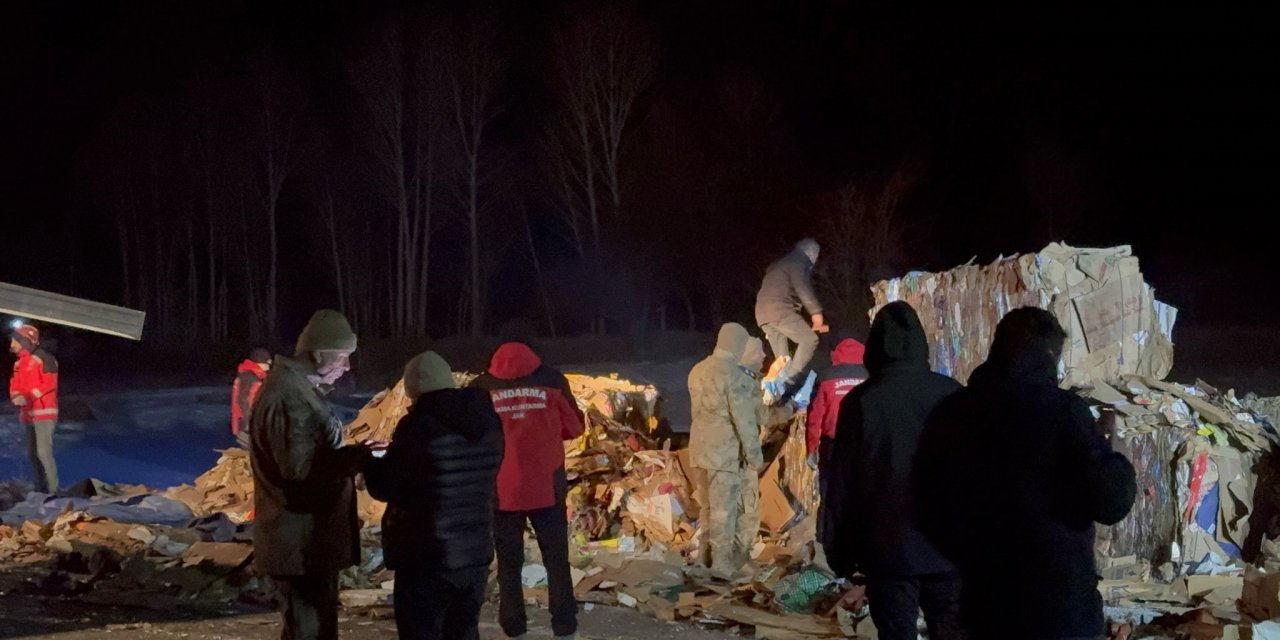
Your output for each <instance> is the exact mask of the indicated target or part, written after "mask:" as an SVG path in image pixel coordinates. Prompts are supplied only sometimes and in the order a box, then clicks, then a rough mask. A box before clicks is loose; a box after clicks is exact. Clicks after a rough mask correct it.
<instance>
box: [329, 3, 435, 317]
mask: <svg viewBox="0 0 1280 640" xmlns="http://www.w3.org/2000/svg"><path fill="white" fill-rule="evenodd" d="M437 39H438V34H436V33H434V30H433V29H431V28H430V25H427V26H426V27H422V25H419V24H418V23H412V22H411V23H392V22H389V23H386V24H384V25H381V26H380V27H379V28H378V29H377V30H376V32H375V35H374V37H373V40H372V42H371V44H370V45H369V46H368V47H367V48H366V50H365V51H364V52H363V54H362V55H361V56H360V57H359V58H358V59H356V60H355V61H354V62H353V63H352V64H351V65H350V68H349V71H350V76H351V78H352V81H353V83H354V84H355V86H356V89H357V92H358V93H359V95H360V97H361V101H362V104H363V107H364V113H365V122H366V124H367V135H366V138H367V142H368V147H369V151H370V153H371V155H372V156H373V159H374V163H373V171H372V173H373V176H372V178H373V180H374V183H375V185H376V186H377V188H378V190H379V191H380V192H381V193H382V194H383V196H384V197H385V198H386V199H387V201H388V203H389V204H391V206H392V208H393V210H394V211H395V231H394V235H395V238H396V242H395V260H394V262H393V263H392V264H391V286H392V288H393V292H394V296H393V305H392V307H393V308H392V316H391V331H392V333H394V334H396V335H405V334H421V333H422V332H423V331H425V327H426V294H427V278H428V270H427V264H428V263H429V259H430V245H431V235H432V231H433V227H432V225H433V219H432V213H433V211H432V209H433V207H432V205H433V202H434V201H433V196H434V193H435V179H436V169H437V167H436V157H437V154H438V147H439V144H440V136H439V133H440V131H441V130H442V124H443V121H444V116H445V114H444V113H443V112H442V109H441V108H440V100H439V99H438V98H439V96H438V92H437V87H438V86H439V82H438V78H437V74H438V70H437V67H438V56H437V54H436V52H435V51H434V50H433V49H432V44H433V43H434V42H436V41H437Z"/></svg>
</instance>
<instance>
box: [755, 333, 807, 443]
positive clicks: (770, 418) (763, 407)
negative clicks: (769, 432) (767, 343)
mask: <svg viewBox="0 0 1280 640" xmlns="http://www.w3.org/2000/svg"><path fill="white" fill-rule="evenodd" d="M764 357H765V354H764V342H763V341H761V340H760V338H757V337H754V336H752V337H749V338H747V346H746V350H745V351H744V352H743V354H742V360H741V362H739V363H738V366H739V367H741V368H742V371H743V373H745V374H747V376H749V377H750V378H751V381H752V382H754V383H755V384H753V385H752V386H751V388H752V391H753V392H754V393H755V396H756V399H757V400H758V401H759V404H758V405H757V407H756V422H757V423H758V424H759V425H760V428H761V429H771V428H774V427H781V426H784V425H786V424H787V423H789V422H791V418H792V416H794V415H795V414H796V410H797V409H804V408H806V407H807V406H808V403H807V398H792V399H791V400H788V401H787V402H785V403H783V404H780V405H772V406H770V405H767V404H765V402H764V389H763V388H761V387H760V379H761V377H762V376H763V375H764V374H763V370H764ZM797 395H799V394H797ZM805 396H808V394H805Z"/></svg>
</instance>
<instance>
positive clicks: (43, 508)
mask: <svg viewBox="0 0 1280 640" xmlns="http://www.w3.org/2000/svg"><path fill="white" fill-rule="evenodd" d="M67 511H84V512H85V513H88V514H91V515H95V516H98V517H102V518H108V519H110V520H114V521H115V522H119V523H121V524H162V525H167V526H171V527H182V526H185V525H186V524H187V523H188V522H190V521H191V520H193V519H195V514H193V513H191V509H189V508H187V505H185V504H182V503H181V502H178V501H177V500H172V499H169V498H166V497H164V496H161V495H157V494H154V493H152V494H138V495H131V496H120V497H115V498H106V499H103V498H55V497H53V496H49V495H46V494H43V493H31V494H29V495H28V496H27V499H26V500H24V501H22V502H20V503H18V504H16V505H14V506H13V508H12V509H9V510H8V511H6V512H4V513H2V514H0V522H3V523H4V524H7V525H10V526H21V525H22V523H23V522H26V521H27V520H33V521H36V522H42V523H43V522H52V521H53V520H56V519H57V518H58V516H59V515H61V514H63V513H64V512H67Z"/></svg>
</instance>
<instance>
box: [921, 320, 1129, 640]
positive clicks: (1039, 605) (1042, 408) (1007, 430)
mask: <svg viewBox="0 0 1280 640" xmlns="http://www.w3.org/2000/svg"><path fill="white" fill-rule="evenodd" d="M1065 338H1066V333H1065V332H1064V331H1063V330H1062V327H1061V325H1059V324H1058V321H1057V318H1055V317H1054V316H1053V314H1051V313H1049V312H1047V311H1044V310H1042V309H1036V308H1022V309H1017V310H1014V311H1012V312H1010V313H1009V314H1008V315H1007V316H1005V317H1004V319H1003V320H1001V321H1000V324H999V325H998V326H997V327H996V334H995V339H994V341H993V342H992V345H991V353H990V356H989V357H988V359H987V361H986V363H985V364H983V365H982V366H981V367H979V368H978V369H977V370H976V371H974V373H973V375H972V376H970V378H969V387H968V388H966V389H965V390H963V391H961V392H959V393H957V394H955V395H953V396H951V397H950V398H948V399H947V400H946V401H945V402H943V404H942V405H941V406H939V408H938V411H937V412H936V414H935V415H934V418H933V419H932V420H931V421H930V424H929V427H928V429H927V430H926V433H925V438H924V441H923V442H922V443H921V447H920V454H919V459H918V460H917V468H918V469H920V471H921V473H920V476H919V478H918V485H917V491H918V496H919V500H918V504H917V506H918V508H919V511H918V513H919V516H920V522H921V526H922V528H923V530H924V531H926V533H927V534H928V535H929V539H930V540H931V541H933V542H934V543H936V544H937V545H938V546H939V548H941V549H942V550H943V552H944V553H945V554H946V555H947V557H948V558H950V559H951V560H952V561H953V562H955V563H956V565H957V566H958V567H960V572H961V576H962V578H963V580H964V586H965V590H964V596H963V603H962V608H961V616H962V620H963V623H964V626H965V628H966V630H967V631H968V633H969V636H970V638H972V639H973V640H996V639H1003V638H1036V639H1043V640H1049V639H1054V640H1095V639H1102V638H1105V637H1106V634H1107V628H1106V620H1105V618H1104V617H1103V612H1102V599H1101V596H1100V595H1099V593H1098V590H1097V587H1098V575H1097V569H1096V568H1095V566H1094V523H1095V522H1098V523H1102V524H1114V523H1116V522H1119V521H1120V520H1121V519H1122V518H1124V516H1125V515H1126V514H1128V512H1129V509H1130V507H1132V506H1133V500H1134V493H1135V490H1136V487H1135V479H1134V471H1133V466H1132V465H1130V464H1129V461H1128V460H1127V459H1125V457H1124V456H1123V455H1121V454H1119V453H1116V452H1115V451H1113V450H1112V449H1111V447H1110V445H1109V444H1108V442H1107V440H1106V437H1105V435H1104V434H1103V433H1102V430H1101V429H1100V428H1099V426H1098V423H1097V421H1096V420H1095V419H1094V417H1093V414H1092V413H1091V412H1090V410H1089V407H1088V405H1087V404H1086V403H1085V402H1084V400H1082V399H1081V398H1080V397H1079V396H1077V395H1076V394H1074V393H1071V392H1069V391H1065V390H1063V389H1061V388H1059V386H1058V375H1057V373H1058V371H1057V369H1058V368H1057V364H1058V359H1059V358H1060V357H1061V355H1062V348H1063V343H1064V340H1065Z"/></svg>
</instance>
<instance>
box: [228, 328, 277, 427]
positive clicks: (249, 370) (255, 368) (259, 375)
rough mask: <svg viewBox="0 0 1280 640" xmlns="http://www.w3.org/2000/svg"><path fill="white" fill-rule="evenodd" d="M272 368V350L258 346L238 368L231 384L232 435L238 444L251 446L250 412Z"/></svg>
mask: <svg viewBox="0 0 1280 640" xmlns="http://www.w3.org/2000/svg"><path fill="white" fill-rule="evenodd" d="M270 370H271V352H270V351H267V350H266V349H263V348H257V349H254V350H253V351H250V352H249V357H248V358H245V361H244V362H241V363H240V366H239V368H237V370H236V380H235V382H233V383H232V384H231V435H233V436H235V437H236V444H238V445H240V447H241V448H243V449H248V448H249V412H250V410H251V409H253V401H254V400H255V399H257V397H258V388H259V387H261V386H262V381H263V380H266V379H267V372H268V371H270Z"/></svg>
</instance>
